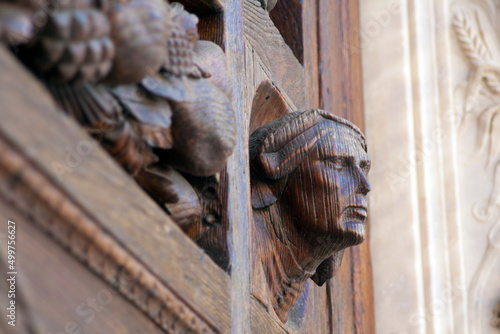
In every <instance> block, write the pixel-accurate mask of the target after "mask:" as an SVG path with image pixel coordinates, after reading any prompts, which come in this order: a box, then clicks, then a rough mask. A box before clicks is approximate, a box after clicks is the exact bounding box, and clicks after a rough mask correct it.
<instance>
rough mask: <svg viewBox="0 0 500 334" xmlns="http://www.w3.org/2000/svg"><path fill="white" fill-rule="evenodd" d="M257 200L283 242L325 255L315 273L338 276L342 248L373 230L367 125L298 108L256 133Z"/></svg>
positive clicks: (317, 278)
mask: <svg viewBox="0 0 500 334" xmlns="http://www.w3.org/2000/svg"><path fill="white" fill-rule="evenodd" d="M250 161H251V173H252V206H253V209H254V212H255V211H267V212H268V214H267V217H269V218H270V220H271V221H270V222H269V223H270V227H272V230H273V232H274V234H275V236H276V237H277V239H279V240H280V241H281V242H283V243H292V244H293V245H294V246H296V247H306V248H308V249H309V250H310V251H311V252H312V253H314V254H315V255H316V256H317V257H319V258H320V259H321V261H323V262H322V263H321V264H320V265H319V267H318V268H315V269H316V275H315V276H313V280H314V281H315V282H316V283H318V284H319V285H321V284H323V283H324V282H325V281H326V280H327V279H328V278H330V277H331V276H333V275H334V273H335V271H336V269H337V268H338V266H339V265H340V261H341V259H342V251H343V250H344V249H345V248H347V247H350V246H353V245H357V244H359V243H361V242H362V241H363V240H364V237H365V221H366V218H367V200H366V195H367V194H368V192H369V191H370V186H369V184H368V182H367V179H366V175H367V173H368V171H369V168H370V159H369V157H368V155H367V153H366V144H365V139H364V136H363V134H362V133H361V131H360V130H359V129H358V128H357V127H356V126H354V125H353V124H351V123H350V122H348V121H346V120H344V119H342V118H339V117H337V116H335V115H333V114H331V113H329V112H326V111H323V110H318V109H313V110H309V111H305V112H298V113H291V114H288V115H286V116H284V117H282V118H280V119H277V120H275V121H272V122H270V123H267V124H265V125H264V126H262V127H261V128H259V129H257V130H256V131H255V132H254V133H253V134H252V135H251V138H250Z"/></svg>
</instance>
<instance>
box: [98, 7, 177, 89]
mask: <svg viewBox="0 0 500 334" xmlns="http://www.w3.org/2000/svg"><path fill="white" fill-rule="evenodd" d="M169 15H170V14H169V10H168V6H166V4H164V3H158V2H156V1H150V2H139V1H135V2H132V3H130V4H129V5H127V6H121V5H116V6H115V7H114V8H113V10H112V11H111V14H110V16H109V18H110V22H111V27H112V29H111V30H112V31H111V38H112V40H113V42H114V44H115V46H116V58H115V60H114V63H113V68H112V70H111V72H110V74H109V76H108V77H107V78H106V79H105V80H104V82H105V83H106V84H110V85H118V84H131V83H136V82H139V81H140V80H141V79H142V78H144V77H145V76H147V75H148V74H151V73H155V72H156V71H157V70H158V69H159V67H160V65H161V64H162V62H163V61H164V59H165V57H166V54H167V51H166V49H165V44H166V42H167V39H168V37H169V34H170V27H169V24H168V22H169V21H170V18H169Z"/></svg>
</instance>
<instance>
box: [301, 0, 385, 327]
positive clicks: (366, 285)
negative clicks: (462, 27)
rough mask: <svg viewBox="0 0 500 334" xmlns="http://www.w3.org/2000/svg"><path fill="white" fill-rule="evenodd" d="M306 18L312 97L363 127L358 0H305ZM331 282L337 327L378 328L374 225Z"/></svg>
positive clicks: (309, 82)
mask: <svg viewBox="0 0 500 334" xmlns="http://www.w3.org/2000/svg"><path fill="white" fill-rule="evenodd" d="M303 22H304V43H305V45H304V50H305V54H304V59H305V68H306V69H307V71H306V73H307V86H308V89H309V91H310V92H311V96H310V101H311V102H312V103H317V104H318V105H319V106H320V107H322V108H325V109H327V110H333V111H334V112H335V113H336V114H337V115H339V116H341V117H343V118H346V119H348V120H350V121H352V122H353V123H354V124H356V125H357V126H359V127H360V128H361V130H363V127H364V120H363V100H362V96H363V94H362V75H361V59H360V58H361V55H360V53H359V49H358V47H359V45H360V41H359V35H356V34H355V33H354V32H355V31H359V29H358V28H359V9H358V1H357V0H342V1H334V2H324V1H317V0H307V1H304V20H303ZM332 22H335V23H336V24H332ZM368 224H369V223H368ZM368 226H369V225H368ZM331 284H332V285H331V286H330V287H329V292H330V295H329V299H330V303H329V307H330V314H331V316H330V319H331V322H330V326H331V332H333V333H337V332H353V331H354V332H358V333H373V332H374V328H375V327H374V306H373V285H372V271H371V260H370V252H369V227H368V231H367V239H366V241H365V242H364V243H363V244H362V245H361V246H359V247H353V248H352V249H351V251H350V252H347V253H346V256H345V257H344V263H343V264H342V267H341V271H340V273H339V275H338V276H337V277H336V278H334V279H333V280H332V282H331Z"/></svg>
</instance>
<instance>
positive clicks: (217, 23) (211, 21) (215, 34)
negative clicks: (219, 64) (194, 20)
mask: <svg viewBox="0 0 500 334" xmlns="http://www.w3.org/2000/svg"><path fill="white" fill-rule="evenodd" d="M199 19H200V22H199V23H198V30H199V33H200V39H201V40H204V41H210V42H213V43H215V44H217V45H218V46H220V47H221V48H222V49H223V50H224V47H225V46H224V44H225V40H224V14H222V13H217V14H208V15H202V16H199Z"/></svg>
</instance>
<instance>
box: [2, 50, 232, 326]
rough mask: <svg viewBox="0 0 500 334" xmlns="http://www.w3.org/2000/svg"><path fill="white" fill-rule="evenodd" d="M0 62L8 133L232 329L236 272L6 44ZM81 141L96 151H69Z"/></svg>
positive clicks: (168, 279) (166, 278) (70, 193)
mask: <svg viewBox="0 0 500 334" xmlns="http://www.w3.org/2000/svg"><path fill="white" fill-rule="evenodd" d="M0 68H1V70H2V72H3V73H4V75H3V76H2V78H1V80H0V85H1V86H2V87H4V89H3V90H2V92H1V98H0V106H1V107H0V110H1V111H0V113H1V117H2V120H3V121H2V123H1V125H0V132H1V133H2V135H3V136H5V137H6V138H8V140H9V141H10V142H12V143H13V145H14V146H16V147H18V148H20V150H21V151H22V152H23V154H24V155H26V156H27V157H28V159H29V160H30V161H32V162H33V163H34V164H35V165H36V166H37V167H38V168H40V170H41V171H42V172H43V173H44V174H45V175H48V176H49V179H50V180H51V182H52V183H53V184H55V185H57V187H59V188H60V189H64V192H65V193H66V197H67V198H68V200H71V201H74V202H75V203H78V205H79V206H80V207H81V208H82V210H84V211H85V212H87V213H88V214H89V215H90V216H91V217H93V219H95V221H96V222H98V225H99V226H100V227H101V228H102V229H104V230H105V231H107V233H109V235H110V236H111V237H112V238H114V239H115V240H119V242H120V243H121V244H123V245H126V249H127V250H128V252H130V253H131V254H134V257H135V258H136V259H137V260H138V261H139V262H141V263H143V264H144V265H147V267H148V268H149V270H150V271H151V273H153V275H155V276H156V277H157V278H158V279H159V280H161V282H163V283H164V284H165V285H167V286H169V287H170V288H171V289H172V290H173V291H175V293H176V294H178V295H179V296H182V299H183V300H184V301H186V303H188V304H189V305H190V307H191V308H192V309H194V310H198V311H197V312H198V313H199V314H204V315H205V316H206V317H208V319H210V321H211V322H213V323H214V324H216V325H215V326H216V327H217V328H218V330H219V331H220V332H227V331H228V330H229V327H230V311H229V309H230V305H229V294H228V287H229V278H228V276H227V275H226V274H225V273H224V272H223V271H222V270H221V269H219V268H218V267H217V266H216V265H215V264H214V263H213V262H212V261H211V260H210V259H209V258H208V256H206V255H205V254H203V252H202V251H201V250H200V249H199V248H198V247H197V246H196V245H195V244H194V243H193V242H191V241H190V240H189V239H188V238H187V237H186V236H185V235H183V233H182V231H181V230H180V229H179V228H178V227H177V226H176V225H175V224H174V223H173V222H172V221H171V220H170V219H169V218H168V217H167V216H165V214H164V213H163V212H162V210H161V209H160V208H159V207H158V206H157V205H156V204H155V203H154V202H153V201H152V200H151V199H149V198H148V197H147V196H146V195H145V194H144V193H143V191H142V190H141V189H140V188H138V186H137V185H136V184H135V183H134V182H133V181H132V180H131V179H130V178H129V177H128V176H127V175H126V174H125V173H124V171H123V170H122V169H121V168H119V167H118V166H117V165H116V163H114V162H113V161H112V160H111V159H110V158H109V157H108V156H107V154H105V153H104V152H103V151H102V150H101V149H100V148H99V147H98V146H97V143H95V142H92V140H91V139H90V138H89V137H88V136H86V135H85V134H84V133H83V132H82V130H81V129H79V127H78V126H77V125H76V124H75V123H74V122H73V121H71V120H69V119H68V118H67V117H66V116H64V115H62V114H61V113H59V112H58V111H57V110H56V107H55V105H54V103H53V102H52V101H51V100H50V99H49V97H48V94H47V92H46V91H45V90H44V89H43V88H42V87H41V85H40V84H39V83H37V82H36V80H35V79H34V78H33V77H32V76H31V75H29V74H28V73H27V72H26V71H25V70H24V69H23V68H22V67H21V66H20V65H19V64H17V62H16V61H15V60H14V59H12V57H11V56H10V55H9V54H8V52H7V51H6V50H5V49H0ZM14 78H15V80H14ZM25 90H29V91H30V95H29V96H28V97H27V98H26V97H23V98H21V97H20V95H19V92H22V91H25ZM19 110H23V112H22V113H19V112H18V111H19ZM33 124H37V127H36V129H37V131H32V126H33ZM54 128H55V129H58V131H53V129H54ZM81 143H91V144H93V145H94V146H92V147H93V149H92V151H91V152H90V154H88V155H86V156H84V157H80V160H78V159H77V158H78V156H77V155H76V156H75V155H69V154H71V153H68V151H70V152H73V151H75V152H76V149H77V146H78V145H79V144H80V145H81ZM73 154H77V153H73ZM68 157H73V159H74V160H71V158H68ZM68 159H69V160H68ZM75 159H76V160H75ZM72 161H73V162H75V161H76V162H78V163H76V164H73V165H71V167H69V166H66V167H68V168H69V170H66V169H65V171H66V172H65V173H63V174H61V173H58V170H57V169H54V167H53V166H55V165H57V163H59V164H61V165H64V164H66V163H68V162H69V163H71V162H72ZM96 187H98V188H97V189H98V191H96ZM163 249H164V250H165V251H161V250H163Z"/></svg>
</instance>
